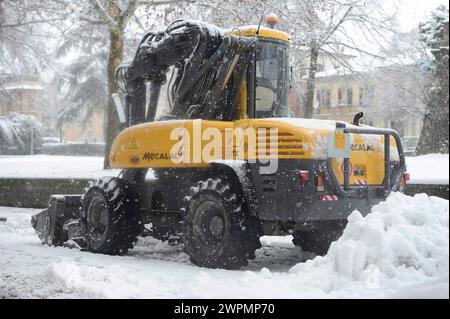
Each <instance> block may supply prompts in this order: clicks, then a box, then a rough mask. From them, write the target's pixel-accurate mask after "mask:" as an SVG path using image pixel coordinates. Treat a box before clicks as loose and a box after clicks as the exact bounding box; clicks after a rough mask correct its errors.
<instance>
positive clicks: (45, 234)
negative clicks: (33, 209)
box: [31, 195, 84, 246]
mask: <svg viewBox="0 0 450 319" xmlns="http://www.w3.org/2000/svg"><path fill="white" fill-rule="evenodd" d="M80 208H81V195H52V196H50V199H49V201H48V208H47V209H46V210H44V211H42V212H40V213H38V214H36V215H34V216H33V217H32V218H31V225H32V226H33V228H34V229H35V231H36V233H37V235H38V236H39V239H40V240H41V242H42V244H43V245H48V246H63V245H64V244H65V243H66V242H68V241H69V240H73V241H75V242H76V243H77V244H78V245H82V244H83V241H84V238H83V236H82V233H81V227H80V219H81V215H80Z"/></svg>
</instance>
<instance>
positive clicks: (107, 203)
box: [81, 177, 143, 255]
mask: <svg viewBox="0 0 450 319" xmlns="http://www.w3.org/2000/svg"><path fill="white" fill-rule="evenodd" d="M82 214H83V218H82V223H81V226H82V230H83V233H84V236H85V239H86V243H87V248H88V250H90V251H92V252H94V253H101V254H108V255H122V254H125V253H126V252H127V251H128V249H130V248H133V244H134V242H135V241H136V240H137V236H138V235H139V234H140V233H141V232H142V230H143V225H142V223H141V220H140V215H139V203H138V199H137V195H136V194H135V192H134V191H133V190H132V188H131V186H130V184H129V183H128V182H127V181H126V180H123V179H120V178H115V177H105V178H102V179H99V180H97V181H96V182H95V183H94V185H92V187H90V188H89V189H88V191H87V192H86V194H85V195H84V197H83V203H82Z"/></svg>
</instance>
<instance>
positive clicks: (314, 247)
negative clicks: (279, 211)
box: [292, 221, 346, 256]
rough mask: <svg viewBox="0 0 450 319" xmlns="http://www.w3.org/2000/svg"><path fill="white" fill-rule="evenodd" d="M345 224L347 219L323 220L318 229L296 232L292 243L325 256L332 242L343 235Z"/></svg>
mask: <svg viewBox="0 0 450 319" xmlns="http://www.w3.org/2000/svg"><path fill="white" fill-rule="evenodd" d="M345 225H346V221H323V222H321V224H320V225H319V226H318V227H317V228H316V229H313V230H308V231H296V232H294V234H293V237H294V239H293V240H292V243H293V244H294V245H295V246H300V247H301V248H302V250H304V251H309V252H312V253H315V254H317V255H320V256H324V255H326V254H327V252H328V249H329V248H330V245H331V243H332V242H333V241H336V240H338V239H339V238H340V237H341V236H342V233H343V231H344V228H345Z"/></svg>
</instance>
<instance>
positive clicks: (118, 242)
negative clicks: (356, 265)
mask: <svg viewBox="0 0 450 319" xmlns="http://www.w3.org/2000/svg"><path fill="white" fill-rule="evenodd" d="M289 45H290V37H289V35H288V34H286V33H285V32H282V31H279V30H276V29H274V28H273V27H272V28H271V27H263V26H261V25H259V26H244V27H236V28H233V29H230V30H223V29H220V28H218V27H215V26H212V25H209V24H206V23H203V22H199V21H188V20H177V21H174V22H173V23H172V24H171V25H170V26H169V27H168V28H167V29H166V30H165V31H163V32H149V33H147V34H146V35H145V36H144V37H143V39H142V41H141V43H140V44H139V46H138V49H137V51H136V54H135V56H134V59H133V61H132V62H131V63H130V64H128V65H122V66H121V67H119V68H118V70H117V79H118V81H119V83H121V88H122V90H123V94H115V95H114V96H113V97H114V101H115V102H116V106H117V113H118V116H119V119H120V120H121V122H122V123H123V126H124V129H123V130H122V131H121V132H120V133H119V134H118V136H117V137H116V139H115V141H114V143H113V145H112V149H111V153H110V155H109V162H110V165H111V167H112V168H118V169H121V174H120V175H119V176H117V177H105V178H101V179H99V180H97V181H95V182H92V184H91V185H90V186H89V187H88V188H87V190H86V192H85V193H84V194H82V195H54V196H51V198H50V200H49V206H48V209H46V210H45V211H43V212H41V213H39V214H37V215H35V216H34V217H33V219H32V224H33V226H34V228H35V229H36V231H37V232H38V235H39V237H40V238H41V241H42V243H43V244H46V245H55V246H60V245H65V244H67V243H71V244H73V245H76V246H77V247H80V248H82V249H85V250H88V251H91V252H94V253H103V254H112V255H115V254H125V253H126V252H127V251H128V250H129V249H131V248H132V247H133V244H134V243H135V242H136V240H137V237H138V236H146V235H149V236H153V237H155V238H157V239H160V240H164V241H165V240H167V241H170V242H171V243H180V244H182V245H184V249H185V251H186V253H187V254H188V255H189V257H190V260H191V261H192V263H194V264H196V265H198V266H202V267H210V268H226V269H237V268H239V267H242V266H245V265H247V263H248V260H249V259H252V258H255V251H256V250H257V249H258V248H260V247H261V244H260V240H259V239H260V237H261V236H263V235H282V234H285V235H292V236H293V242H294V244H295V245H297V246H301V247H302V249H303V250H307V251H312V252H314V253H316V254H325V253H326V252H327V250H328V248H329V246H330V244H331V242H332V241H334V240H336V239H337V238H339V236H340V235H341V234H342V231H343V229H344V227H345V224H346V219H347V217H348V216H349V215H350V214H351V213H352V212H353V211H354V210H356V209H357V210H359V211H360V212H361V213H362V214H363V215H365V214H368V213H369V212H370V208H371V207H372V206H373V205H374V204H376V203H378V202H380V201H382V200H384V199H385V198H386V197H387V196H388V195H389V194H390V193H391V192H396V191H402V190H403V188H404V187H405V184H406V182H407V180H408V174H407V173H406V165H405V158H404V154H403V150H402V144H401V141H400V137H399V135H398V133H397V132H396V131H394V130H392V129H379V128H373V127H369V126H366V125H362V124H360V118H361V114H357V115H356V116H355V119H354V120H353V123H344V122H340V121H325V120H313V119H299V118H292V117H290V115H289V109H288V94H289V80H290V72H291V69H290V66H289Z"/></svg>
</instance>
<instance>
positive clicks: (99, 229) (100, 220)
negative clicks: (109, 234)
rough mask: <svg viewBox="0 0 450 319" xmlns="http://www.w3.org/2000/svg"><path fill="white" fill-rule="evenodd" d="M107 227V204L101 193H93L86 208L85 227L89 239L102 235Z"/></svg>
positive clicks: (96, 238) (92, 239)
mask: <svg viewBox="0 0 450 319" xmlns="http://www.w3.org/2000/svg"><path fill="white" fill-rule="evenodd" d="M107 227H108V204H107V202H106V199H105V198H104V196H103V195H101V194H95V195H94V196H93V197H92V199H91V202H90V203H89V206H88V210H87V228H88V235H89V239H90V240H91V241H97V240H99V239H100V238H102V237H103V235H104V234H105V232H106V229H107Z"/></svg>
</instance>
